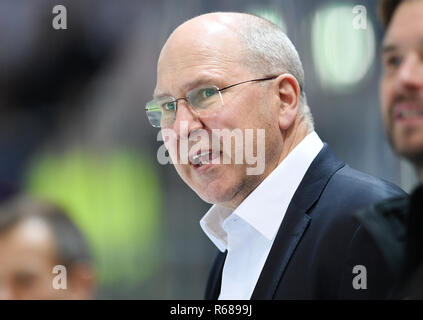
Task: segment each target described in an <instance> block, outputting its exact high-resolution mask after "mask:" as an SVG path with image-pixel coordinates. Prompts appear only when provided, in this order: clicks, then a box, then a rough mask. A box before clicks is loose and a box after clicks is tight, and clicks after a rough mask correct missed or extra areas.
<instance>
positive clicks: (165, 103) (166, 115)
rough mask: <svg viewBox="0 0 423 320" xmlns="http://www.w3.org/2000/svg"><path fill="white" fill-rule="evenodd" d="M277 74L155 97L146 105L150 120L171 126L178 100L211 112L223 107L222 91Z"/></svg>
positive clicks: (198, 110)
mask: <svg viewBox="0 0 423 320" xmlns="http://www.w3.org/2000/svg"><path fill="white" fill-rule="evenodd" d="M278 76H279V75H277V76H271V77H267V78H261V79H253V80H247V81H242V82H239V83H235V84H232V85H230V86H227V87H224V88H222V89H219V88H218V87H216V86H208V87H200V88H195V89H193V90H190V91H188V92H187V94H186V96H185V97H184V98H177V99H176V98H174V97H170V96H167V97H161V98H157V99H153V100H151V101H150V102H148V103H147V105H146V106H145V111H146V113H147V117H148V120H150V123H151V125H152V126H153V127H155V128H163V127H168V126H171V125H172V124H173V123H174V122H175V119H176V111H177V109H178V101H180V100H185V101H186V102H187V103H188V105H189V106H190V107H191V110H192V111H193V112H194V113H195V114H197V115H204V114H211V113H213V112H215V111H216V110H217V109H218V108H221V107H223V97H222V91H223V90H226V89H229V88H232V87H235V86H238V85H240V84H244V83H248V82H258V81H265V80H273V79H276V78H277V77H278Z"/></svg>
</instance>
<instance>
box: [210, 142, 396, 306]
mask: <svg viewBox="0 0 423 320" xmlns="http://www.w3.org/2000/svg"><path fill="white" fill-rule="evenodd" d="M282 183H283V182H282ZM403 194H404V192H403V191H402V190H401V189H399V188H398V187H397V186H395V185H393V184H391V183H389V182H386V181H383V180H380V179H378V178H375V177H372V176H369V175H367V174H364V173H362V172H359V171H356V170H354V169H352V168H350V167H349V166H347V165H345V164H344V163H343V162H342V161H340V160H338V159H337V158H336V157H335V155H334V154H333V153H332V151H331V150H330V148H329V147H328V146H327V145H326V144H325V145H324V147H323V149H322V150H321V151H320V152H319V154H318V155H317V157H316V158H315V159H314V161H313V162H312V164H311V165H310V167H309V169H308V170H307V172H306V174H305V176H304V178H303V179H302V181H301V183H300V185H299V187H298V189H297V190H296V192H295V194H294V196H293V198H292V200H291V203H290V204H289V206H288V209H287V211H286V213H285V217H284V219H283V221H282V223H281V226H280V228H279V231H278V233H277V235H276V238H275V241H274V243H273V246H272V248H271V250H270V253H269V256H268V258H267V260H266V263H265V265H264V267H263V269H262V272H261V274H260V277H259V279H258V281H257V284H256V287H255V289H254V292H253V294H252V297H251V298H252V299H383V298H386V297H388V296H389V294H390V290H391V287H392V285H393V280H394V278H393V275H392V273H391V271H390V269H389V267H388V265H387V263H386V262H385V260H384V258H383V256H382V255H381V253H380V251H379V250H378V248H377V246H376V245H375V243H374V241H373V240H372V238H371V237H370V235H369V234H368V233H367V232H366V231H365V230H364V228H362V227H361V225H360V223H359V222H358V220H356V219H354V218H353V213H354V212H355V211H356V210H358V209H359V208H363V207H365V206H368V205H370V204H373V203H375V202H378V201H381V200H383V199H386V198H390V197H395V196H399V195H403ZM226 253H227V252H225V253H221V252H219V253H218V255H217V257H216V259H215V262H214V265H213V267H212V270H211V272H210V276H209V280H208V283H207V289H206V295H205V298H206V299H217V298H218V296H219V293H220V284H221V279H222V269H223V265H224V262H225V258H226ZM356 265H362V266H364V267H365V268H366V275H364V273H363V272H362V270H363V269H361V271H360V272H359V273H353V268H354V266H356ZM356 276H360V278H361V281H364V280H363V279H364V278H363V277H364V276H366V280H367V281H366V282H367V283H366V284H367V288H366V289H359V290H357V289H354V287H353V279H354V277H356ZM360 283H362V284H363V282H360Z"/></svg>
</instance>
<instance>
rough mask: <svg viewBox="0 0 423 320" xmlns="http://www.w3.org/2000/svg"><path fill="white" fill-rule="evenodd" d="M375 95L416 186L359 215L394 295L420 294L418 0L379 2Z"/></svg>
mask: <svg viewBox="0 0 423 320" xmlns="http://www.w3.org/2000/svg"><path fill="white" fill-rule="evenodd" d="M380 13H381V17H382V21H383V23H384V26H385V27H386V34H385V37H384V40H383V44H382V66H383V74H382V78H381V85H380V97H381V102H382V103H381V107H382V114H383V120H384V124H385V128H386V132H387V136H388V139H389V141H390V143H391V146H392V148H393V149H394V150H395V151H396V153H397V154H399V155H400V156H402V157H404V158H405V159H407V160H409V161H410V162H411V163H412V164H413V165H414V166H415V168H416V171H417V173H418V176H419V181H420V186H418V187H417V188H416V190H415V191H414V192H413V194H412V195H411V197H410V199H406V198H403V199H393V200H389V201H384V202H382V203H379V204H376V205H374V206H372V207H371V208H369V209H367V210H362V211H360V212H359V213H358V217H359V219H360V221H361V222H362V223H363V225H364V226H365V228H366V229H367V230H369V232H370V233H371V234H372V236H373V238H374V239H375V240H376V242H377V243H378V244H379V246H380V248H381V252H382V253H383V254H384V256H385V257H386V259H387V261H388V262H389V264H390V266H391V268H392V270H394V271H395V272H397V273H399V275H400V278H399V282H398V287H397V289H398V290H397V292H396V293H395V295H394V296H393V297H396V298H403V297H408V298H419V299H422V298H423V237H422V229H423V215H422V210H423V202H422V201H423V200H422V199H423V186H422V185H421V183H422V181H423V1H421V0H405V1H400V0H383V1H381V2H380Z"/></svg>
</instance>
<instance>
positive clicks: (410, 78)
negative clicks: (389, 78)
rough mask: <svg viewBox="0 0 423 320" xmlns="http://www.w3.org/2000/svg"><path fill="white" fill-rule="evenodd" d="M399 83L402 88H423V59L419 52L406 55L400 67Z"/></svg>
mask: <svg viewBox="0 0 423 320" xmlns="http://www.w3.org/2000/svg"><path fill="white" fill-rule="evenodd" d="M398 85H399V86H400V87H401V88H402V89H404V88H406V89H417V88H423V60H422V58H421V57H420V56H419V55H418V54H417V53H412V54H409V55H407V56H406V57H405V59H404V61H403V63H402V64H401V66H400V69H399V73H398Z"/></svg>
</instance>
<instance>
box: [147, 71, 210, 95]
mask: <svg viewBox="0 0 423 320" xmlns="http://www.w3.org/2000/svg"><path fill="white" fill-rule="evenodd" d="M217 82H218V80H217V79H216V78H214V77H213V76H201V77H198V78H194V79H192V80H191V81H189V82H187V83H185V84H183V85H182V86H181V91H182V92H184V94H186V92H187V91H190V90H192V89H194V88H197V87H199V86H202V85H217ZM171 96H172V95H171V94H169V93H166V92H163V93H161V92H159V93H155V94H154V95H153V98H154V99H158V98H162V97H171ZM174 98H181V97H174Z"/></svg>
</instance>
